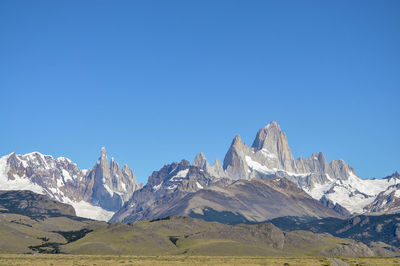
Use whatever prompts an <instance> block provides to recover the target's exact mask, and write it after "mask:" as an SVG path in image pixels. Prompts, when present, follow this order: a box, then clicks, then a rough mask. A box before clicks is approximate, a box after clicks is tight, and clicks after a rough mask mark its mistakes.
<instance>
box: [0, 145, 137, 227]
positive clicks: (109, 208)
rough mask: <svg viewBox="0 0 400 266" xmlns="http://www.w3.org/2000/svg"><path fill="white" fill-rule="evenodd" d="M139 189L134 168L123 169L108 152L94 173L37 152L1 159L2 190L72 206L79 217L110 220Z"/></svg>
mask: <svg viewBox="0 0 400 266" xmlns="http://www.w3.org/2000/svg"><path fill="white" fill-rule="evenodd" d="M138 188H139V185H138V184H137V181H136V177H135V176H134V174H133V172H132V170H131V169H129V168H128V167H127V166H125V167H124V168H123V169H122V170H121V169H120V168H119V165H118V164H117V163H116V162H114V160H113V159H112V160H111V163H110V166H109V165H108V159H107V155H106V151H105V149H104V148H103V149H102V151H101V156H100V158H99V160H98V161H97V163H96V165H95V166H94V168H93V170H81V169H79V168H78V166H77V165H76V164H75V163H73V162H72V161H71V160H69V159H67V158H64V157H59V158H53V157H52V156H49V155H43V154H41V153H38V152H33V153H29V154H24V155H19V154H15V153H11V154H9V155H6V156H3V157H1V158H0V189H1V190H30V191H33V192H36V193H39V194H43V195H47V196H49V197H50V198H51V199H54V200H57V201H59V202H64V203H68V204H71V205H72V206H73V207H74V208H75V211H76V214H77V215H78V216H82V217H87V218H92V219H99V220H108V219H109V218H110V217H111V216H112V215H113V213H114V212H115V211H117V210H118V209H119V208H120V207H121V206H122V205H123V203H124V202H126V201H127V200H128V199H129V198H130V197H131V196H132V194H133V192H134V191H135V190H137V189H138Z"/></svg>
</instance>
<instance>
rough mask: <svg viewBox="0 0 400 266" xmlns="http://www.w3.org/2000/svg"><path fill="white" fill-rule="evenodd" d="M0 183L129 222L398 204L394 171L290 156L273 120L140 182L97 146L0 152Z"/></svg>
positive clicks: (246, 218)
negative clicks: (76, 155)
mask: <svg viewBox="0 0 400 266" xmlns="http://www.w3.org/2000/svg"><path fill="white" fill-rule="evenodd" d="M0 190H30V191H33V192H35V193H39V194H43V195H46V196H48V197H50V198H51V199H54V200H57V201H59V202H62V203H67V204H70V205H72V206H73V207H74V209H75V212H76V214H77V215H78V216H82V217H86V218H91V219H96V220H103V221H110V222H126V223H131V222H135V221H140V220H147V219H156V218H162V217H165V216H172V215H185V216H192V217H199V218H203V219H206V220H210V221H211V220H214V221H225V222H226V223H231V224H235V223H239V222H248V223H257V222H261V221H265V220H269V219H274V218H279V217H285V216H296V217H314V218H324V217H336V218H345V217H349V216H352V215H357V214H388V213H397V212H399V211H400V176H399V174H398V173H397V172H396V173H394V174H392V175H390V176H387V177H384V178H380V179H362V178H360V177H358V176H357V174H356V172H355V170H354V169H353V168H352V167H350V166H349V165H348V164H347V163H346V162H344V161H343V160H333V161H330V162H327V160H326V158H325V156H324V154H323V153H321V152H320V153H315V154H312V155H311V156H310V157H309V158H298V159H296V160H295V159H294V158H293V155H292V152H291V150H290V147H289V144H288V141H287V137H286V135H285V133H283V132H282V130H281V128H280V126H279V125H278V123H276V122H274V121H273V122H271V123H269V124H268V125H267V126H265V127H264V128H261V129H260V130H259V131H258V132H257V134H256V137H255V139H254V141H253V144H252V145H251V146H248V145H247V144H246V143H243V142H242V140H241V137H240V136H239V135H237V136H235V137H234V139H233V141H232V144H231V146H230V147H229V149H228V151H227V153H226V155H225V158H224V160H223V163H222V164H221V162H220V161H219V160H218V159H217V160H216V161H215V163H214V164H212V165H211V164H210V163H208V161H207V159H206V157H205V155H204V154H203V153H199V154H198V155H196V157H195V159H194V161H193V163H190V162H188V161H186V160H182V161H181V162H179V163H171V164H168V165H165V166H164V167H163V168H162V169H160V170H159V171H154V172H153V173H152V175H151V176H150V177H149V179H148V182H147V184H145V185H144V186H143V185H141V184H138V183H137V181H136V177H135V175H134V174H133V171H132V170H131V169H130V168H129V167H128V166H124V167H122V168H120V166H119V165H118V163H117V162H115V161H114V159H113V158H112V159H111V160H108V157H107V154H106V151H105V149H104V148H102V150H101V153H100V157H99V159H98V160H97V162H96V163H95V165H94V167H93V168H92V169H79V168H78V166H77V165H76V164H75V163H73V162H72V161H71V160H70V159H68V158H64V157H59V158H53V157H52V156H49V155H43V154H41V153H39V152H33V153H29V154H24V155H18V154H15V153H11V154H9V155H5V156H3V157H1V158H0Z"/></svg>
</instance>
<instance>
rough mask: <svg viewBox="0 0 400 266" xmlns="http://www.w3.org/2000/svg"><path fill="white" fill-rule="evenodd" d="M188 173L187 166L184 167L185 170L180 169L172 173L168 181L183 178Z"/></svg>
mask: <svg viewBox="0 0 400 266" xmlns="http://www.w3.org/2000/svg"><path fill="white" fill-rule="evenodd" d="M188 173H189V168H188V169H185V170H180V171H179V172H178V173H176V175H174V176H173V177H172V178H171V179H170V180H169V181H179V180H176V179H177V178H180V179H182V178H185V177H186V176H187V174H188Z"/></svg>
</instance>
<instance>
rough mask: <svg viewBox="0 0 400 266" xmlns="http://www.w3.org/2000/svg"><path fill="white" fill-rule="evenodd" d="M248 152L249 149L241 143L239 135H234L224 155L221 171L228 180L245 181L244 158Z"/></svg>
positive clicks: (245, 165) (245, 166) (245, 168)
mask: <svg viewBox="0 0 400 266" xmlns="http://www.w3.org/2000/svg"><path fill="white" fill-rule="evenodd" d="M248 152H249V148H248V147H247V145H246V144H244V143H242V138H241V137H240V135H236V136H235V138H234V139H233V141H232V144H231V147H230V148H229V150H228V152H227V153H226V155H225V158H224V165H223V169H224V170H225V171H226V173H227V175H228V176H229V177H230V178H232V179H247V164H246V162H245V161H244V157H245V154H248Z"/></svg>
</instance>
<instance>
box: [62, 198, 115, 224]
mask: <svg viewBox="0 0 400 266" xmlns="http://www.w3.org/2000/svg"><path fill="white" fill-rule="evenodd" d="M64 203H67V204H70V205H72V207H74V209H75V212H76V216H79V217H84V218H89V219H94V220H98V221H105V222H107V221H109V220H110V219H111V217H112V216H113V215H114V212H110V211H106V210H104V209H103V208H101V207H99V206H94V205H92V204H90V203H89V202H86V201H78V202H76V201H71V200H70V199H68V198H64Z"/></svg>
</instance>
